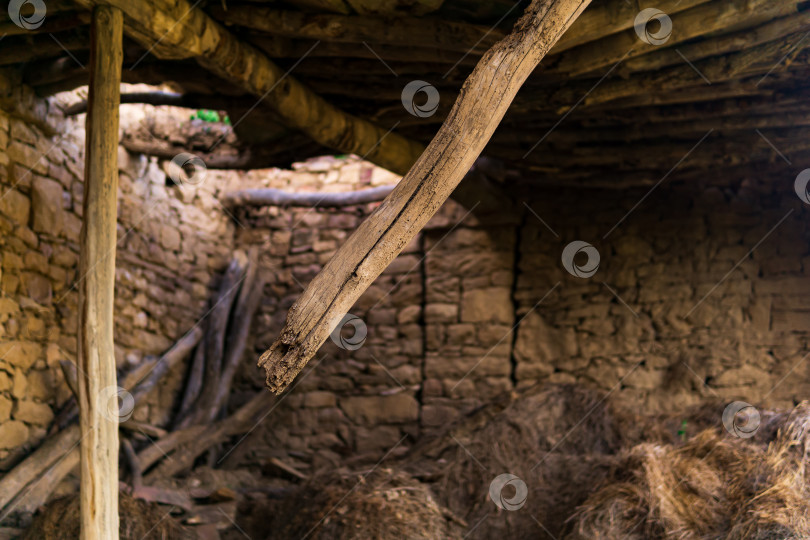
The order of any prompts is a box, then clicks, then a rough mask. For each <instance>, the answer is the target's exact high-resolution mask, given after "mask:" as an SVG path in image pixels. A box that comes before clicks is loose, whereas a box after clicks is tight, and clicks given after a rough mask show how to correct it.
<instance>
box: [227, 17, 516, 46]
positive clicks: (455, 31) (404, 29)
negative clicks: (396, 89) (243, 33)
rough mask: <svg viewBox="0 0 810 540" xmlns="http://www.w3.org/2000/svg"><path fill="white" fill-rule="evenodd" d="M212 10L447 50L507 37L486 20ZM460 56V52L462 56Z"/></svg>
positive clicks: (298, 32)
mask: <svg viewBox="0 0 810 540" xmlns="http://www.w3.org/2000/svg"><path fill="white" fill-rule="evenodd" d="M211 14H212V15H213V16H214V17H215V18H216V19H218V20H221V21H223V22H225V23H226V24H235V25H239V26H244V27H247V28H252V29H254V30H261V31H262V32H267V33H269V34H273V35H277V36H283V37H289V38H305V39H313V40H322V41H326V42H336V43H359V44H362V43H364V42H369V43H371V44H383V45H401V46H406V47H413V46H414V45H416V46H419V47H427V48H431V47H435V48H437V49H442V50H447V51H457V52H461V53H472V54H475V55H476V56H480V55H482V54H484V53H485V52H486V51H487V50H488V49H489V48H490V47H491V46H492V45H494V44H495V43H496V42H497V41H499V40H500V39H502V38H503V32H501V31H500V30H498V29H497V28H496V29H492V28H489V27H486V26H481V25H474V24H468V23H465V22H458V21H446V20H442V19H436V18H429V17H426V18H419V17H397V18H396V19H393V20H392V19H391V18H384V17H369V16H362V15H333V14H322V13H304V12H302V11H285V10H280V9H272V8H268V7H260V6H259V7H257V6H245V5H236V6H229V7H228V9H227V10H225V9H222V8H214V9H212V10H211ZM459 58H460V57H459Z"/></svg>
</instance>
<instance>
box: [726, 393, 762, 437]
mask: <svg viewBox="0 0 810 540" xmlns="http://www.w3.org/2000/svg"><path fill="white" fill-rule="evenodd" d="M723 425H724V426H725V428H726V431H728V432H729V433H731V434H732V435H734V436H735V437H740V438H741V439H748V438H750V437H753V436H754V434H755V433H756V432H757V430H758V429H759V411H758V410H757V408H756V407H754V406H753V405H751V404H750V403H746V402H744V401H733V402H731V403H729V404H728V406H726V408H725V410H724V411H723Z"/></svg>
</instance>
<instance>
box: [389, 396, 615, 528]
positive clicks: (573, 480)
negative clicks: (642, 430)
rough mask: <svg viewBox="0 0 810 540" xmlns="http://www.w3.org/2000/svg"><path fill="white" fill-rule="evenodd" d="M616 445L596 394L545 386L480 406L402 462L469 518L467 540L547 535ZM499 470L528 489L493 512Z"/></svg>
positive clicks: (611, 421)
mask: <svg viewBox="0 0 810 540" xmlns="http://www.w3.org/2000/svg"><path fill="white" fill-rule="evenodd" d="M621 446H622V437H621V432H620V424H619V423H618V422H617V419H616V418H615V417H614V414H613V413H612V411H611V410H610V408H609V407H608V405H607V400H606V399H605V397H604V395H603V394H600V393H598V392H596V391H592V390H588V389H585V388H582V387H579V386H573V385H545V386H541V387H534V388H531V389H527V390H524V391H521V392H519V393H516V394H513V395H511V396H505V397H504V398H503V399H502V400H500V401H497V402H495V403H491V404H488V405H486V406H484V407H482V408H481V409H479V410H478V411H476V412H474V413H473V414H471V415H470V416H468V417H466V418H464V419H463V420H461V421H460V422H458V423H456V424H454V425H453V426H451V427H450V428H449V429H448V430H447V432H446V433H444V434H442V435H440V436H438V437H437V438H435V439H433V440H431V441H430V442H426V443H425V444H422V445H418V446H417V447H415V448H414V449H413V450H412V452H411V453H410V454H409V455H408V456H407V457H406V460H405V463H404V467H405V468H406V470H408V471H410V472H412V474H414V476H416V477H417V478H419V479H421V480H425V481H427V482H430V483H431V486H432V487H433V490H434V492H435V493H436V494H437V495H438V496H439V498H440V500H441V502H442V503H443V504H445V505H446V506H447V507H448V508H449V509H450V510H451V511H452V512H454V513H456V514H458V515H460V516H462V517H463V518H464V519H465V520H466V521H467V522H468V523H470V528H471V531H470V533H469V536H468V538H471V539H474V538H494V537H499V536H503V535H509V537H512V538H553V537H557V536H558V535H559V533H560V532H561V531H562V529H563V527H564V526H565V520H566V519H567V518H568V516H570V515H571V513H572V512H573V510H574V508H576V506H577V505H579V504H580V503H582V502H583V501H584V500H585V499H586V498H587V496H588V495H590V493H591V492H592V489H593V486H594V485H595V484H597V483H599V481H600V480H601V479H603V478H605V477H606V476H607V474H608V472H609V471H610V469H611V465H612V464H613V463H614V461H615V457H614V456H612V455H611V454H613V453H614V452H616V451H618V450H619V448H620V447H621ZM504 473H511V474H514V475H515V476H517V477H518V478H520V479H521V480H522V481H523V482H525V484H526V487H527V489H528V494H527V497H526V501H525V505H524V506H523V507H522V508H521V509H520V510H519V511H500V510H498V507H496V505H495V504H494V503H493V501H492V500H491V499H490V496H489V489H490V484H491V482H492V481H493V480H494V479H495V478H496V477H498V476H499V475H501V474H504ZM513 489H514V488H510V487H508V486H507V487H506V488H505V491H504V492H503V494H502V495H503V496H504V497H507V498H509V497H511V496H512V495H513V494H514V491H513ZM507 491H508V492H507ZM496 513H497V514H498V515H494V514H496Z"/></svg>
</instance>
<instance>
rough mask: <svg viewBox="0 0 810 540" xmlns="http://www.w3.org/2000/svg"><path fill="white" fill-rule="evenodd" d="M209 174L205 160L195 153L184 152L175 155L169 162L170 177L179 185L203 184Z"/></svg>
mask: <svg viewBox="0 0 810 540" xmlns="http://www.w3.org/2000/svg"><path fill="white" fill-rule="evenodd" d="M207 175H208V167H206V166H205V162H204V161H203V160H202V158H199V157H197V156H195V155H194V154H189V153H187V152H182V153H180V154H177V155H176V156H174V158H173V159H172V162H171V163H170V164H169V177H170V178H171V179H172V182H174V183H175V184H177V185H178V186H182V185H183V184H191V185H197V184H202V183H203V180H205V177H206V176H207Z"/></svg>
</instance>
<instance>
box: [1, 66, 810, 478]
mask: <svg viewBox="0 0 810 540" xmlns="http://www.w3.org/2000/svg"><path fill="white" fill-rule="evenodd" d="M1 82H2V79H1V78H0V83H1ZM22 88H23V89H24V87H22ZM0 90H2V84H0ZM29 98H30V99H32V100H35V98H33V97H30V96H29ZM29 98H26V99H29ZM1 103H2V100H0V104H1ZM36 103H38V105H37V111H38V115H37V117H38V118H47V119H49V121H50V122H53V123H55V124H56V125H58V126H60V133H61V135H60V136H58V137H54V136H49V135H47V134H46V133H43V131H42V130H41V129H40V128H37V127H35V126H34V123H33V122H32V121H31V119H30V118H21V117H20V115H19V112H18V111H15V110H5V112H0V186H2V194H3V195H2V198H0V232H2V235H0V256H2V260H1V262H0V287H1V288H2V296H0V467H6V466H8V465H10V464H12V463H13V462H14V460H15V459H16V457H18V456H19V455H21V453H23V452H24V451H26V449H27V448H30V447H31V446H32V445H34V444H36V443H37V442H38V441H39V440H40V439H41V438H42V437H43V436H44V434H45V430H46V427H47V426H48V424H49V422H50V421H51V419H52V418H53V414H54V411H55V410H57V408H58V406H59V405H60V404H61V403H63V402H64V401H65V400H66V399H67V398H68V396H69V394H68V390H67V388H66V386H65V384H64V382H63V380H62V379H63V378H62V374H61V371H60V370H59V368H58V363H59V361H60V360H62V359H70V360H72V359H74V357H75V353H76V340H75V329H76V291H75V285H76V283H77V280H78V279H79V278H80V276H77V273H76V272H77V259H78V236H79V231H80V227H81V211H82V210H81V204H82V176H83V173H82V163H83V153H82V148H83V139H84V133H83V125H82V122H83V117H79V118H78V119H76V120H70V119H64V118H62V117H60V113H59V109H58V106H56V105H54V103H53V102H44V101H41V100H40V101H36ZM150 110H151V109H150V108H148V107H146V108H139V109H128V108H126V107H125V108H122V111H130V112H127V113H126V114H124V116H123V121H122V123H124V122H126V121H129V122H136V121H139V120H140V119H142V118H143V115H144V114H147V113H149V111H150ZM144 111H146V112H144ZM119 161H120V169H121V174H120V197H119V201H120V202H119V224H118V225H119V228H118V234H119V244H118V248H119V249H118V256H117V275H116V278H117V279H116V305H115V309H116V321H115V322H116V335H115V338H116V361H117V363H118V365H119V367H120V368H122V369H127V368H130V367H132V366H135V365H138V364H139V363H140V362H142V361H143V359H144V357H145V356H146V355H151V354H158V353H160V352H162V351H164V350H165V349H166V348H168V347H169V346H170V344H171V343H173V342H174V341H175V340H176V339H178V338H179V337H180V336H181V335H182V334H183V333H185V332H186V331H188V330H189V329H190V328H191V327H193V326H194V325H195V324H197V322H198V321H199V320H200V317H201V316H203V315H204V313H205V311H206V309H207V303H208V301H209V299H210V297H211V296H212V294H213V291H215V290H216V287H217V285H218V283H217V281H218V279H219V275H220V272H221V270H222V269H223V268H224V267H225V266H226V265H227V263H228V261H229V259H230V258H231V256H232V253H233V251H234V249H237V248H242V249H246V248H250V247H253V246H255V247H258V248H259V250H260V253H261V258H260V265H261V272H262V275H263V277H264V278H265V280H266V288H265V291H264V292H265V294H264V296H263V299H262V305H261V307H260V310H259V315H258V316H257V319H256V321H255V327H254V329H253V332H252V333H251V335H252V343H251V347H250V350H249V351H248V352H247V354H246V358H245V361H244V364H243V367H242V370H241V372H240V373H239V376H238V379H237V385H236V388H235V391H234V394H233V397H232V402H233V403H240V402H241V401H243V400H244V399H246V397H247V396H248V395H250V394H252V393H253V392H255V391H256V390H258V389H260V388H261V387H262V384H263V372H261V371H260V370H259V369H258V368H257V367H256V366H255V359H256V358H257V357H258V355H259V354H260V353H261V352H262V351H263V350H264V349H265V348H266V347H267V346H268V345H269V344H271V343H272V342H273V340H274V339H275V338H276V336H277V335H278V332H279V330H280V329H281V327H282V326H283V323H284V317H285V316H286V312H287V310H288V309H289V307H290V306H291V305H292V303H293V302H294V301H295V299H296V298H297V297H298V296H299V295H300V293H301V292H302V290H303V289H304V287H306V285H307V284H308V283H309V281H310V280H311V279H312V278H313V277H314V276H315V275H316V274H317V272H318V271H319V270H320V269H321V268H322V267H323V265H324V264H325V263H326V261H328V260H329V258H330V257H331V256H332V254H333V253H334V252H335V250H336V249H337V248H338V247H339V246H340V245H341V244H342V243H343V242H344V241H345V240H346V238H347V237H348V236H349V235H350V234H351V233H352V231H353V230H354V229H355V228H356V227H357V225H358V224H359V223H360V222H361V221H362V219H364V218H365V217H366V216H367V215H368V214H369V212H371V211H372V210H373V208H374V206H375V205H364V206H361V207H347V208H342V209H328V210H310V209H285V208H263V209H251V210H245V209H241V210H237V211H235V212H231V211H227V210H225V209H224V208H222V207H221V206H220V205H219V203H218V202H217V200H218V196H219V195H220V194H221V193H222V192H223V191H226V190H228V189H232V188H234V187H237V186H238V187H260V186H266V187H276V188H284V189H290V190H298V191H304V190H310V191H346V190H353V189H362V188H364V187H369V186H376V185H380V184H385V183H392V182H396V181H397V180H398V178H397V177H396V176H394V175H391V174H390V173H387V172H385V171H383V170H381V169H379V168H376V167H373V166H372V165H370V164H368V163H364V162H362V161H360V160H359V159H357V158H348V159H337V158H331V157H324V158H319V159H316V160H310V161H308V162H306V163H302V164H298V165H297V166H296V169H295V170H293V171H253V172H250V173H234V172H229V173H223V172H220V173H217V172H215V171H208V175H207V176H206V179H205V181H204V182H202V183H201V184H194V185H191V184H187V183H183V182H180V183H179V184H176V183H174V182H173V181H172V180H171V178H170V176H171V175H169V177H167V172H166V171H168V170H169V168H168V167H169V166H168V164H167V163H165V162H159V161H157V160H154V159H148V158H145V157H143V156H135V155H130V154H127V153H126V152H124V151H121V153H120V155H119ZM715 177H716V178H722V175H720V174H718V175H715ZM793 177H795V171H794V172H790V171H784V170H779V169H778V168H777V167H774V172H773V173H772V175H771V176H770V177H767V178H765V179H760V180H758V181H757V182H754V181H745V182H730V181H729V182H727V183H725V184H724V185H722V186H720V185H719V182H717V181H713V182H706V183H703V184H697V183H695V184H680V183H678V182H677V180H676V178H674V177H673V178H672V179H670V180H668V181H667V182H665V183H664V184H662V185H661V186H659V187H657V188H656V189H655V190H654V191H653V192H651V193H650V194H649V196H647V197H646V198H644V197H645V194H646V193H647V190H646V189H639V190H625V191H619V190H616V191H605V190H583V189H563V188H543V187H537V184H534V185H533V186H532V187H531V188H527V187H526V186H531V184H530V182H529V180H531V179H525V180H526V181H525V182H522V183H518V184H515V185H513V186H510V192H511V193H513V194H514V195H515V196H516V197H517V198H518V200H519V204H517V205H516V208H517V210H515V209H510V210H509V211H507V212H504V215H503V216H501V217H502V218H503V219H498V218H497V217H496V218H494V219H493V218H491V217H490V218H488V219H484V220H482V218H480V217H479V216H478V215H477V214H476V213H475V212H470V211H469V210H467V209H466V208H463V207H461V206H460V205H458V204H457V203H455V202H452V201H450V202H448V203H447V204H446V205H445V206H444V207H443V208H442V209H441V210H440V211H439V213H438V214H437V215H436V216H435V217H434V218H433V219H432V220H431V221H430V223H429V225H428V226H427V227H426V229H425V230H424V231H423V232H422V233H421V234H420V235H419V236H418V237H417V238H416V239H414V241H413V242H411V243H410V244H409V245H408V246H407V247H406V249H405V250H404V251H403V253H402V254H401V255H400V256H399V257H398V258H397V259H396V260H395V261H394V263H393V264H392V265H391V266H390V267H389V268H388V269H386V270H385V272H384V273H383V274H382V275H381V276H380V277H379V278H378V279H377V280H376V282H375V283H374V284H373V285H372V286H371V287H370V288H369V290H368V291H367V292H366V293H365V294H364V295H363V297H362V298H361V299H360V301H359V302H358V303H357V304H356V305H355V306H354V307H353V308H352V309H351V313H352V314H353V315H355V316H357V317H358V321H361V322H362V326H363V327H364V328H365V329H366V331H367V337H366V339H365V342H363V343H362V344H361V346H359V347H354V346H353V345H352V343H353V336H352V335H351V331H348V330H347V331H346V332H345V333H344V334H341V335H342V336H343V342H342V345H343V346H339V345H338V344H340V343H341V339H340V337H339V336H336V337H335V340H329V341H327V343H326V344H325V345H324V347H323V348H322V349H321V351H320V352H319V353H318V355H317V356H316V358H315V359H314V360H313V361H312V362H311V363H310V365H309V366H308V368H307V369H306V370H305V372H304V373H302V375H301V376H300V377H299V378H298V379H297V380H296V382H295V383H294V387H293V389H292V390H291V391H290V392H289V393H288V394H286V396H285V397H283V398H282V399H281V400H280V401H279V402H278V403H277V405H276V406H275V407H274V408H273V409H272V410H271V411H268V414H267V416H266V417H265V418H264V420H263V421H262V423H261V424H260V425H259V426H258V427H257V428H256V429H255V430H254V431H252V432H251V434H250V435H249V437H248V439H247V440H246V442H245V443H243V444H240V445H239V446H238V447H237V449H236V451H234V452H233V453H232V454H230V456H229V458H228V464H230V465H233V464H237V463H259V464H264V463H266V462H267V461H266V458H268V457H271V456H285V457H286V458H288V459H292V460H294V462H295V463H296V464H298V465H299V466H302V467H307V466H318V465H330V464H337V463H340V462H342V461H343V460H345V459H347V458H349V457H351V456H358V455H360V456H365V457H368V458H370V459H374V460H376V459H378V458H379V457H381V456H382V455H384V454H385V453H386V452H389V451H390V452H392V453H394V454H396V453H399V452H402V451H404V450H405V449H406V448H407V446H408V445H409V444H411V443H412V441H413V439H414V438H415V437H418V436H419V435H420V434H423V433H426V432H430V431H432V430H436V429H439V428H441V427H442V426H444V425H446V424H447V423H448V422H449V421H451V420H452V419H453V418H455V417H456V416H458V415H459V414H460V413H463V412H465V411H469V410H471V409H472V408H474V407H476V406H478V405H480V404H481V403H483V402H485V401H486V400H488V399H490V398H492V397H493V396H495V395H497V394H499V393H502V392H504V391H508V390H511V389H514V388H516V387H520V386H524V385H528V384H533V383H536V382H541V381H556V382H577V383H581V384H587V385H590V386H596V387H599V388H602V389H604V390H607V391H611V392H613V393H615V394H617V395H619V396H624V397H626V398H627V399H632V400H634V402H635V403H637V404H638V405H639V406H643V407H647V408H650V409H657V410H660V409H663V408H671V407H675V406H681V405H685V404H688V403H692V402H695V401H697V400H699V399H701V398H703V397H710V398H712V397H714V398H718V399H722V400H731V399H742V400H745V401H749V402H752V403H759V402H762V403H765V404H768V405H790V404H792V403H793V402H795V401H798V400H800V399H803V398H804V397H806V396H807V395H808V390H810V388H808V386H809V384H808V383H807V382H806V381H807V375H808V366H807V363H806V362H804V359H805V354H806V350H807V345H808V343H807V340H808V332H809V331H810V330H808V328H810V325H808V322H810V315H808V314H810V308H808V307H807V306H808V305H810V303H807V302H805V300H807V299H808V296H810V293H808V292H807V291H808V287H807V286H808V280H810V249H809V248H808V234H810V228H808V225H807V220H806V217H807V210H806V208H805V206H806V205H805V204H804V203H803V202H802V201H801V200H800V199H799V198H798V197H796V195H795V193H794V191H793ZM642 198H644V199H643V202H642V203H641V204H639V205H638V206H635V205H636V203H637V202H638V201H641V200H642ZM523 202H525V203H526V204H522V203H523ZM614 226H615V227H614ZM573 241H584V242H588V243H590V244H592V245H593V248H594V249H595V250H596V252H598V254H599V259H600V261H599V262H600V264H599V267H598V270H597V271H596V273H595V274H593V275H592V276H590V277H587V278H585V277H575V276H574V275H572V273H571V272H569V271H568V270H566V268H565V267H564V264H563V258H562V254H563V251H564V249H565V247H566V246H568V245H569V244H570V243H571V242H573ZM585 258H586V257H585V255H584V254H582V253H580V255H579V256H578V257H575V258H573V259H572V261H571V264H570V265H569V268H574V267H575V266H579V267H580V269H582V268H584V266H583V265H586V263H585V261H584V259H585ZM580 273H582V272H580ZM358 324H359V323H358ZM348 326H351V325H348ZM515 329H516V331H515ZM347 343H348V346H347ZM182 378H183V370H182V369H181V370H178V372H177V373H173V374H171V375H170V376H169V377H167V379H166V380H165V381H164V382H163V385H162V386H161V388H159V389H158V391H156V392H153V394H152V395H151V396H149V398H148V399H146V400H144V401H143V403H139V404H137V405H138V406H137V408H136V412H135V418H136V419H139V420H145V421H149V422H153V423H156V424H161V423H162V422H164V421H165V419H166V418H167V417H168V413H169V411H170V409H171V407H172V405H173V404H174V403H175V400H176V397H177V395H176V394H177V392H176V390H177V389H178V388H179V386H180V384H181V383H182ZM407 435H411V438H408V437H407Z"/></svg>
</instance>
